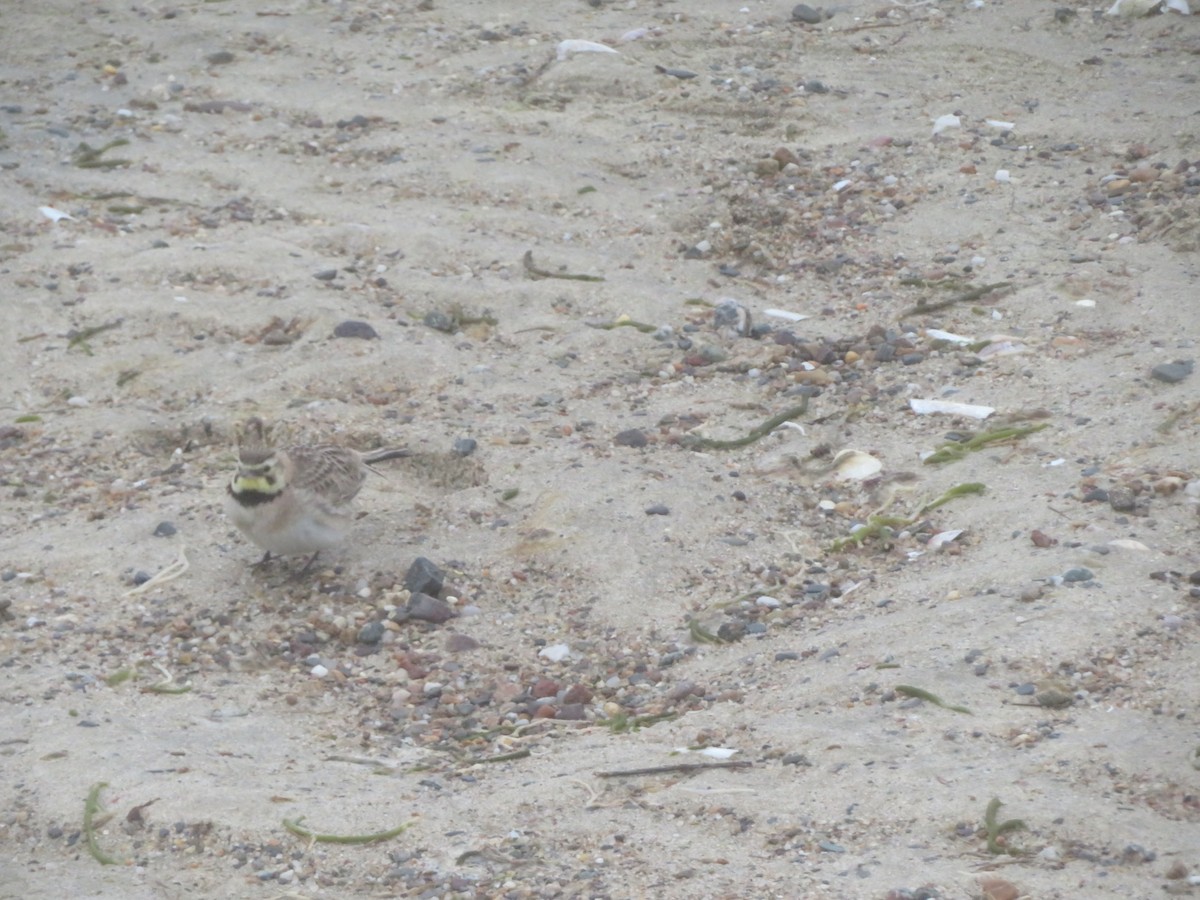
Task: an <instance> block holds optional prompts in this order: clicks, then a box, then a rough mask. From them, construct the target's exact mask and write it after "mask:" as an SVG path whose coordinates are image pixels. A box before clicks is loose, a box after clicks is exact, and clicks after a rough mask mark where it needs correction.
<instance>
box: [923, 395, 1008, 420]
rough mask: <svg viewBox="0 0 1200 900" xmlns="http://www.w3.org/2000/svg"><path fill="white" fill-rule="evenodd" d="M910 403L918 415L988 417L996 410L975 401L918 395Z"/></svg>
mask: <svg viewBox="0 0 1200 900" xmlns="http://www.w3.org/2000/svg"><path fill="white" fill-rule="evenodd" d="M908 405H909V408H910V409H912V411H913V412H915V413H916V414H917V415H918V416H928V415H932V414H933V413H947V414H949V415H952V416H966V417H967V418H970V419H986V418H987V417H988V416H990V415H991V414H992V413H994V412H995V411H996V410H995V409H993V408H992V407H990V406H977V405H975V404H973V403H955V402H954V401H953V400H922V399H920V398H917V397H913V398H912V399H910V400H909V401H908Z"/></svg>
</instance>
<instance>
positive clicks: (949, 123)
mask: <svg viewBox="0 0 1200 900" xmlns="http://www.w3.org/2000/svg"><path fill="white" fill-rule="evenodd" d="M1118 2H1120V0H1118ZM947 128H962V119H960V118H959V117H958V116H956V115H954V114H953V113H947V114H946V115H944V116H938V117H937V118H936V119H934V120H933V133H934V134H941V133H942V132H943V131H945V130H946V129H947Z"/></svg>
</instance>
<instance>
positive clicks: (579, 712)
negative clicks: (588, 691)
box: [554, 703, 587, 722]
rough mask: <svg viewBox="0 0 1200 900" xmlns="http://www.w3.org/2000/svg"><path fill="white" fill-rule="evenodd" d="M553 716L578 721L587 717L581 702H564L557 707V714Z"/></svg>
mask: <svg viewBox="0 0 1200 900" xmlns="http://www.w3.org/2000/svg"><path fill="white" fill-rule="evenodd" d="M554 718H556V719H566V720H568V721H571V722H580V721H582V720H584V719H586V718H587V709H586V708H585V707H584V705H583V704H582V703H564V704H563V705H562V706H560V707H559V709H558V715H556V716H555V717H554Z"/></svg>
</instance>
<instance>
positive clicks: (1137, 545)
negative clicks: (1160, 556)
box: [1108, 538, 1150, 553]
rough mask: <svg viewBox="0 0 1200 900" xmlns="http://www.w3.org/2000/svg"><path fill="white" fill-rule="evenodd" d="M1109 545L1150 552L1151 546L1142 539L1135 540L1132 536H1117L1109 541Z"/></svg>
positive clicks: (1122, 548) (1121, 548) (1120, 548)
mask: <svg viewBox="0 0 1200 900" xmlns="http://www.w3.org/2000/svg"><path fill="white" fill-rule="evenodd" d="M1108 546H1110V547H1116V548H1118V549H1119V550H1137V551H1139V552H1141V553H1149V552H1150V548H1149V547H1147V546H1146V545H1145V544H1143V543H1142V542H1141V541H1135V540H1133V539H1132V538H1117V539H1115V540H1112V541H1109V542H1108Z"/></svg>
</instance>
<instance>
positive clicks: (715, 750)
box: [675, 747, 737, 759]
mask: <svg viewBox="0 0 1200 900" xmlns="http://www.w3.org/2000/svg"><path fill="white" fill-rule="evenodd" d="M675 752H676V753H699V754H700V755H701V756H709V757H712V758H713V759H729V757H731V756H733V755H734V754H735V753H737V749H736V748H730V747H702V748H701V749H699V750H692V749H691V748H690V747H676V748H675Z"/></svg>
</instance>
